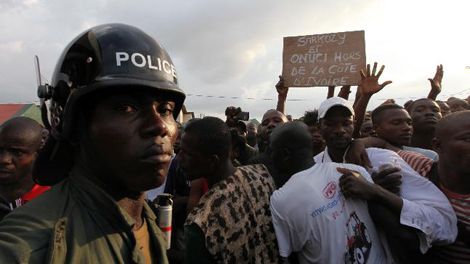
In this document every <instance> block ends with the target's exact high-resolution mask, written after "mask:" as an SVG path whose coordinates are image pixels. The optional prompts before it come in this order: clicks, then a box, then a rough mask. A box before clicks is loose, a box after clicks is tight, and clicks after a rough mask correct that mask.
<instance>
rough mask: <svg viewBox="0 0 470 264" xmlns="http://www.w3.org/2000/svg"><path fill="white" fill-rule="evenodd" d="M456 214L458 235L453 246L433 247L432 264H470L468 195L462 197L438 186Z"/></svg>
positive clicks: (469, 202) (469, 208) (469, 205)
mask: <svg viewBox="0 0 470 264" xmlns="http://www.w3.org/2000/svg"><path fill="white" fill-rule="evenodd" d="M440 189H441V190H442V192H443V193H444V194H445V195H446V196H447V198H449V201H450V203H451V205H452V207H453V208H454V211H455V213H456V214H457V219H458V223H457V225H458V227H459V235H458V236H457V239H456V240H455V242H454V243H453V244H450V245H447V246H439V247H434V248H433V249H432V250H431V251H432V253H431V256H432V257H431V259H432V260H431V261H432V263H456V264H460V263H462V264H464V263H466V264H468V263H470V194H467V195H462V194H458V193H454V192H452V191H449V190H447V189H446V188H445V187H444V186H442V184H441V186H440Z"/></svg>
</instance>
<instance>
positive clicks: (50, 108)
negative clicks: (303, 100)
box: [0, 24, 470, 263]
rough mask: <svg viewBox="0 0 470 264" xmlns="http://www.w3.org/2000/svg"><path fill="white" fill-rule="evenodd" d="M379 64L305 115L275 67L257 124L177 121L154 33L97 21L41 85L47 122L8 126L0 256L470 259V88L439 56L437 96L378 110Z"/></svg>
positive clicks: (1, 145)
mask: <svg viewBox="0 0 470 264" xmlns="http://www.w3.org/2000/svg"><path fill="white" fill-rule="evenodd" d="M384 68H385V67H384V66H382V67H380V69H378V64H377V63H374V64H373V65H367V67H366V68H365V69H363V70H361V83H360V85H359V86H358V87H357V90H356V95H355V98H354V100H353V103H351V101H349V95H350V93H351V90H352V89H351V87H350V86H343V87H342V88H341V89H340V91H339V93H338V94H337V95H336V96H335V87H334V86H330V87H328V94H327V96H326V98H325V100H324V101H323V102H322V103H321V104H320V105H319V106H318V107H317V108H316V109H314V108H315V107H314V106H312V109H314V110H310V109H306V110H308V111H306V112H305V115H304V116H302V117H300V118H299V119H295V118H292V117H291V116H290V115H287V114H286V111H285V102H286V100H287V97H288V91H289V87H286V86H285V85H284V80H283V77H282V76H279V82H278V83H277V84H276V90H277V95H278V102H277V106H276V109H269V110H267V111H266V112H265V113H264V115H263V117H262V120H261V123H260V124H259V125H257V124H255V123H253V122H250V121H248V120H247V116H248V115H247V112H244V111H243V110H242V109H241V108H240V107H234V106H230V107H227V109H226V110H225V116H226V120H222V119H219V118H217V117H204V118H200V119H199V118H194V119H191V120H189V121H187V122H186V123H182V124H180V123H178V122H177V121H176V120H177V117H178V115H179V113H180V111H181V109H182V106H183V103H184V100H185V93H184V91H183V90H182V89H181V88H180V87H179V85H178V75H177V74H176V69H175V67H174V65H173V63H172V61H171V58H170V56H169V55H168V53H167V52H166V51H165V50H164V49H163V48H162V47H161V46H160V45H159V44H158V43H157V42H156V41H155V40H154V39H153V38H151V37H150V36H149V35H147V34H146V33H144V32H142V31H141V30H139V29H137V28H135V27H132V26H128V25H123V24H108V25H102V26H97V27H94V28H91V29H89V30H87V31H85V32H84V33H82V34H80V35H79V36H78V37H77V38H75V39H74V40H73V41H72V42H71V43H70V44H69V45H68V46H67V47H66V48H65V50H64V52H63V53H62V55H61V57H60V59H59V61H58V63H57V66H56V69H55V71H54V75H53V79H52V83H51V84H50V85H47V86H40V87H39V89H40V93H38V94H39V95H40V96H41V99H43V100H44V101H45V102H48V103H47V104H46V103H44V104H42V105H41V110H42V114H43V125H41V124H39V123H37V122H36V121H34V120H32V119H29V118H26V117H15V118H12V119H10V120H8V121H7V122H5V123H4V124H1V126H0V263H470V107H469V104H470V96H469V97H467V98H466V99H460V98H455V97H451V98H448V99H447V100H446V101H439V100H437V96H438V95H439V94H440V93H441V90H442V89H443V87H442V80H443V76H444V71H443V66H442V65H438V66H437V69H436V73H435V75H434V77H433V78H430V79H429V82H430V92H429V94H428V95H427V97H423V98H421V99H417V100H413V101H408V102H406V104H405V105H403V106H401V105H398V104H396V103H395V101H394V100H393V99H389V100H387V101H385V102H384V103H383V104H382V105H380V106H378V107H377V108H375V109H373V110H372V111H368V110H367V109H368V104H369V101H370V100H371V98H372V97H373V96H374V95H375V94H376V93H378V92H380V91H381V90H382V89H384V88H385V87H386V86H387V85H389V84H390V83H391V81H385V82H383V83H381V82H380V81H379V79H380V77H381V75H382V73H383V71H384ZM161 194H170V195H171V196H172V198H171V199H172V200H171V201H170V203H168V204H169V205H172V207H171V216H172V217H171V218H165V219H163V216H162V215H163V214H161V211H159V210H160V209H161V208H162V207H161V206H162V204H161V201H160V200H159V198H161ZM168 204H166V205H168ZM166 217H167V216H166ZM162 219H163V220H168V221H170V223H167V224H166V226H163V227H162V225H161V224H160V223H162V221H163V220H162ZM163 222H164V221H163Z"/></svg>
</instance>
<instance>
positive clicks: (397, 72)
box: [0, 0, 470, 116]
mask: <svg viewBox="0 0 470 264" xmlns="http://www.w3.org/2000/svg"><path fill="white" fill-rule="evenodd" d="M422 5H423V3H409V1H402V0H397V1H388V0H387V1H359V0H353V1H327V0H320V1H311V0H299V1H295V2H292V1H272V0H271V1H268V0H259V1H249V0H240V1H215V0H200V1H158V0H135V1H127V0H81V1H63V0H48V1H38V0H23V1H15V0H3V1H0V24H2V25H3V26H2V27H1V28H0V73H1V74H0V81H1V82H2V84H3V85H2V87H0V94H1V96H0V101H1V102H12V101H28V100H35V99H36V90H35V89H36V87H35V86H36V83H35V82H36V81H35V73H34V67H33V62H32V58H33V56H34V55H35V54H38V55H39V57H40V59H41V67H42V71H43V75H44V76H45V77H46V79H49V80H50V78H51V74H52V71H53V68H54V67H55V63H56V61H57V59H58V57H59V56H60V53H61V52H62V49H63V48H64V47H65V46H66V45H67V44H68V43H69V42H70V41H71V40H72V39H73V38H74V37H75V36H76V35H78V34H79V33H80V32H82V31H84V30H85V29H86V28H89V27H91V26H94V25H97V24H104V23H112V22H119V23H126V24H131V25H134V26H137V27H139V28H141V29H143V30H144V31H146V32H148V33H149V34H150V35H151V36H153V37H154V38H155V39H157V40H158V41H159V42H160V43H161V44H162V45H163V46H164V47H165V48H166V49H167V50H168V52H169V53H170V55H171V57H172V58H173V61H174V63H175V65H176V67H177V70H178V73H179V76H180V83H181V86H182V87H183V89H184V90H185V91H186V92H187V93H189V94H200V95H204V96H200V97H196V96H188V99H187V100H186V104H187V106H188V110H190V111H195V112H196V115H198V114H199V113H219V112H221V113H223V111H224V110H225V107H226V106H228V105H238V106H241V107H242V108H243V109H244V110H247V111H250V112H251V116H256V115H258V116H259V115H261V114H262V113H263V112H264V111H265V110H266V109H269V108H273V107H275V106H276V101H275V100H276V98H277V95H276V92H275V89H274V84H275V83H276V82H277V80H278V75H279V74H280V73H281V68H282V37H284V36H295V35H307V34H316V33H328V32H339V31H349V30H361V29H364V30H366V48H367V57H368V60H369V61H370V62H373V61H376V60H377V61H378V62H379V63H381V64H385V65H386V70H385V72H384V75H383V80H386V79H391V80H393V81H394V83H393V84H392V85H390V87H387V88H386V89H385V90H384V91H382V92H381V93H380V94H378V95H376V96H374V97H373V98H372V101H371V105H373V104H377V103H378V102H379V100H378V99H379V98H383V97H405V96H410V97H413V96H414V97H417V96H421V95H424V94H426V93H427V90H426V89H427V85H428V83H427V80H426V79H427V78H428V77H430V76H432V75H433V74H434V70H435V65H437V64H438V63H443V64H444V69H445V75H444V82H445V84H446V86H445V89H449V90H446V91H445V92H443V93H448V94H452V93H455V92H457V91H460V90H463V89H465V88H466V87H465V86H464V85H465V84H466V83H469V81H470V75H469V74H468V72H469V71H468V70H466V71H465V70H463V69H464V67H465V66H466V65H469V64H470V63H469V60H470V58H469V57H468V56H467V55H468V54H467V55H465V54H466V53H465V50H467V47H466V46H465V45H466V43H468V42H469V41H470V39H469V36H468V34H467V35H465V34H464V33H462V32H463V31H462V25H466V24H468V23H466V21H465V19H466V13H465V12H466V10H469V9H470V7H469V5H470V4H467V3H464V2H457V1H450V2H449V3H447V2H446V5H442V4H441V3H440V2H437V1H426V4H425V6H426V12H423V11H422ZM404 6H406V7H407V8H404ZM397 14H399V15H398V17H397ZM435 18H439V19H435ZM459 69H462V70H459ZM451 78H452V79H451ZM462 86H463V87H462ZM206 96H214V97H206ZM219 96H225V97H226V98H219ZM227 97H228V99H227ZM231 97H242V98H244V97H256V98H258V99H259V100H242V99H231ZM325 97H326V88H324V87H316V88H291V90H290V91H289V97H288V99H303V100H304V101H288V102H287V107H286V108H287V110H288V112H289V113H291V114H293V115H294V116H300V115H301V114H302V113H303V112H304V111H305V110H308V109H312V108H314V107H315V106H318V105H319V103H320V102H321V101H322V100H323V99H324V98H325ZM263 98H265V99H267V98H270V99H273V100H271V101H268V100H263Z"/></svg>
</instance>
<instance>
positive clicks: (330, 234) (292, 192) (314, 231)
mask: <svg viewBox="0 0 470 264" xmlns="http://www.w3.org/2000/svg"><path fill="white" fill-rule="evenodd" d="M310 137H311V136H310V134H309V132H308V130H307V127H306V125H304V124H302V123H300V122H290V123H286V124H284V125H282V126H281V127H279V128H276V129H275V130H274V131H273V133H272V136H271V138H270V141H271V143H270V147H271V150H272V158H273V163H274V164H275V166H276V167H277V169H278V170H280V171H281V172H282V174H283V175H292V176H291V177H290V179H289V180H288V181H287V183H285V184H284V185H283V186H282V187H281V188H280V189H278V190H277V191H275V192H274V193H273V195H272V196H271V215H272V218H273V224H274V229H275V231H276V237H277V240H278V245H279V252H280V254H281V256H282V257H284V258H287V257H289V256H292V255H295V256H296V257H297V258H298V261H299V262H300V263H390V262H391V258H390V256H389V255H387V250H386V244H384V243H383V241H382V240H381V239H380V236H379V235H378V232H377V230H376V228H375V225H374V223H373V221H372V219H371V217H370V215H369V212H368V208H367V202H366V201H365V200H361V199H354V198H347V197H345V195H344V194H343V192H344V191H345V192H346V193H348V188H347V187H345V189H343V190H340V186H341V184H340V182H341V181H344V179H347V178H348V177H360V179H361V180H362V182H363V183H364V184H366V185H375V184H373V183H372V179H371V177H370V175H369V174H368V173H367V171H365V169H364V168H362V167H359V166H356V165H352V164H336V163H325V164H315V165H314V161H313V159H312V158H313V152H312V141H311V138H310ZM338 168H340V169H338ZM341 168H343V169H341ZM348 169H349V170H348ZM343 174H346V175H345V176H343ZM349 191H350V192H349V193H348V195H351V196H353V194H354V190H349Z"/></svg>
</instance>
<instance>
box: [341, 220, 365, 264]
mask: <svg viewBox="0 0 470 264" xmlns="http://www.w3.org/2000/svg"><path fill="white" fill-rule="evenodd" d="M346 236H347V249H346V253H345V255H344V262H345V263H346V264H350V263H351V264H363V263H367V259H368V258H369V254H370V248H371V246H372V242H371V240H370V236H369V232H368V231H367V228H366V225H365V224H364V223H363V222H361V220H360V219H359V217H358V216H357V214H356V212H353V213H351V215H350V216H349V220H348V221H347V222H346Z"/></svg>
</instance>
